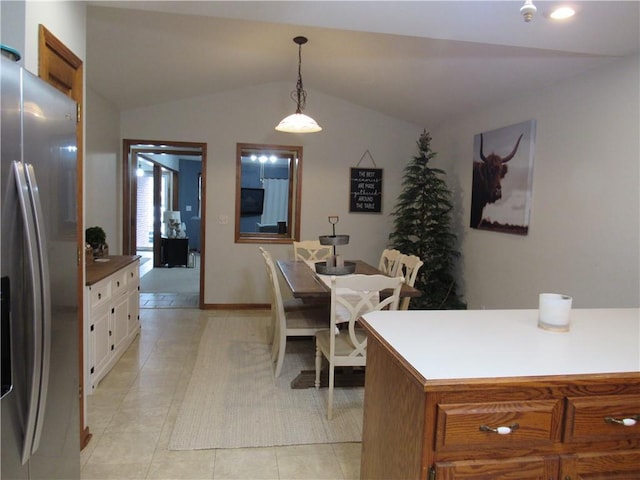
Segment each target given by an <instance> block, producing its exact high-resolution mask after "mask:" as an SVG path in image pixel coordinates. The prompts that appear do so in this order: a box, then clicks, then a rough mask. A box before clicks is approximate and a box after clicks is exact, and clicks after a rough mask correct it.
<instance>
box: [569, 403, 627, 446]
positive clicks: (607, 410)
mask: <svg viewBox="0 0 640 480" xmlns="http://www.w3.org/2000/svg"><path fill="white" fill-rule="evenodd" d="M623 419H635V425H621V424H620V423H617V422H616V420H617V421H622V420H623ZM628 423H632V422H628ZM629 438H636V439H640V395H606V396H601V397H570V398H567V423H566V426H565V434H564V441H565V442H585V441H594V440H625V439H629Z"/></svg>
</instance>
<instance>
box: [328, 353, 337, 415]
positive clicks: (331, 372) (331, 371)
mask: <svg viewBox="0 0 640 480" xmlns="http://www.w3.org/2000/svg"><path fill="white" fill-rule="evenodd" d="M334 375H335V368H334V366H333V363H331V362H329V392H328V393H329V394H328V396H327V399H328V400H327V418H328V419H329V420H331V419H332V418H333V382H334Z"/></svg>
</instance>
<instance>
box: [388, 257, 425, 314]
mask: <svg viewBox="0 0 640 480" xmlns="http://www.w3.org/2000/svg"><path fill="white" fill-rule="evenodd" d="M422 265H424V262H423V261H422V260H420V257H418V256H417V255H400V257H399V259H398V260H397V261H396V269H395V272H394V275H395V276H400V275H401V276H403V277H404V283H405V284H406V285H409V286H410V287H413V285H414V284H415V283H416V277H417V276H418V270H420V267H422ZM410 301H411V297H403V298H401V299H400V307H399V310H409V302H410Z"/></svg>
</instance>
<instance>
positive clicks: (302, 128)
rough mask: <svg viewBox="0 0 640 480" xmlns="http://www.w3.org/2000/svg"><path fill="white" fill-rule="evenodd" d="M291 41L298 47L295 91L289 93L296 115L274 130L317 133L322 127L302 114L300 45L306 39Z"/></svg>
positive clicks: (302, 92) (305, 101)
mask: <svg viewBox="0 0 640 480" xmlns="http://www.w3.org/2000/svg"><path fill="white" fill-rule="evenodd" d="M293 41H294V43H296V44H297V45H298V82H297V83H296V89H295V90H294V91H292V92H291V99H292V100H293V101H294V102H296V113H294V114H293V115H289V116H288V117H286V118H284V119H283V120H282V121H281V122H280V123H279V124H278V126H277V127H276V130H278V131H279V132H287V133H314V132H319V131H321V130H322V127H321V126H320V125H318V124H317V123H316V121H315V120H314V119H313V118H311V117H309V116H307V115H305V114H303V113H302V110H304V107H305V105H306V103H307V92H305V91H304V88H303V87H302V45H304V44H305V43H307V38H306V37H295V38H294V39H293Z"/></svg>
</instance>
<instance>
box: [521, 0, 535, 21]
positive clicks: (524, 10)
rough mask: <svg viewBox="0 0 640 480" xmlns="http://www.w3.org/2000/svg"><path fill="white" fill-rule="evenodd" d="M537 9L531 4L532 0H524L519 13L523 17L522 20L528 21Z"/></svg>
mask: <svg viewBox="0 0 640 480" xmlns="http://www.w3.org/2000/svg"><path fill="white" fill-rule="evenodd" d="M537 11H538V9H537V8H536V6H535V5H534V4H533V0H525V2H524V5H523V6H522V7H520V15H522V16H523V17H524V21H525V22H527V23H529V22H530V21H531V19H532V18H533V14H534V13H536V12H537Z"/></svg>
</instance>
